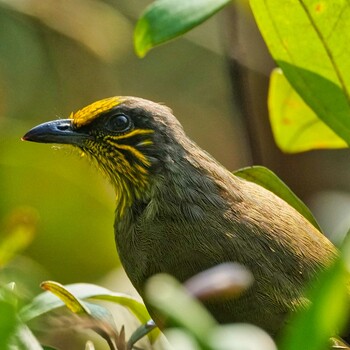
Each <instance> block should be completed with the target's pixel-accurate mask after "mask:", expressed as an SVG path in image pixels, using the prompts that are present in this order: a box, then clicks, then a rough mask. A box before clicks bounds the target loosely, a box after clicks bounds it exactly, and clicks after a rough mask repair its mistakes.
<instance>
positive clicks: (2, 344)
mask: <svg viewBox="0 0 350 350" xmlns="http://www.w3.org/2000/svg"><path fill="white" fill-rule="evenodd" d="M17 325H18V322H17V318H16V310H15V308H14V306H13V305H11V304H10V303H8V302H6V301H4V300H1V299H0V349H4V350H7V349H9V341H10V338H11V337H12V336H13V335H14V333H15V331H16V327H17Z"/></svg>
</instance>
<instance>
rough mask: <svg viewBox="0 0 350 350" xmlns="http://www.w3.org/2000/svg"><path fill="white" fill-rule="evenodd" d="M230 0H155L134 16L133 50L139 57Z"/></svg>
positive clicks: (213, 12)
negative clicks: (138, 17)
mask: <svg viewBox="0 0 350 350" xmlns="http://www.w3.org/2000/svg"><path fill="white" fill-rule="evenodd" d="M230 1H231V0H191V1H188V0H156V1H154V2H153V3H152V4H151V5H149V6H148V7H147V9H146V10H145V12H144V13H143V14H142V16H141V17H140V19H139V20H138V22H137V24H136V28H135V33H134V45H135V51H136V53H137V54H138V55H139V56H140V57H143V56H145V55H146V53H147V52H148V51H149V50H150V49H151V48H153V47H154V46H156V45H160V44H162V43H164V42H166V41H169V40H171V39H174V38H176V37H177V36H180V35H181V34H184V33H185V32H187V31H189V30H190V29H192V28H193V27H195V26H197V25H199V24H200V23H202V22H204V21H205V20H206V19H208V18H209V17H210V16H212V15H214V14H215V13H216V12H218V11H219V10H220V9H222V8H223V7H224V6H225V5H227V4H228V3H229V2H230Z"/></svg>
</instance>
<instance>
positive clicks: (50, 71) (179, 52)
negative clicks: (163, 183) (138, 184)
mask: <svg viewBox="0 0 350 350" xmlns="http://www.w3.org/2000/svg"><path fill="white" fill-rule="evenodd" d="M146 4H147V2H144V3H143V2H139V3H138V4H133V3H132V2H129V1H126V0H125V1H118V2H108V1H99V0H89V1H81V0H64V1H60V2H59V3H57V2H56V1H45V2H43V1H40V0H36V1H29V0H28V1H6V0H2V1H0V19H1V21H0V23H1V24H0V28H1V30H0V40H1V43H2V45H0V99H1V104H0V193H1V201H0V218H5V217H6V216H8V215H11V213H12V212H13V211H16V210H17V208H20V207H23V206H24V207H27V208H29V210H32V211H33V212H35V213H36V214H35V215H36V216H37V217H38V223H37V228H36V231H35V234H36V236H35V237H34V240H33V242H32V244H31V245H30V246H29V248H28V249H27V250H26V252H25V254H26V255H27V256H29V257H30V258H31V259H33V260H34V261H36V262H37V263H39V264H40V265H42V266H45V269H47V272H48V274H49V276H51V277H54V278H56V279H58V280H60V281H62V282H64V283H67V282H73V281H94V280H96V279H98V278H101V277H102V276H104V274H106V273H107V272H108V271H109V270H111V269H113V268H115V267H116V266H118V259H117V254H116V251H115V243H114V237H113V221H114V194H113V191H112V189H111V187H110V186H109V184H108V183H107V182H106V180H105V179H104V178H103V177H101V175H100V174H99V173H98V172H96V169H94V166H92V165H90V164H88V163H87V162H86V160H85V159H80V156H79V155H78V154H77V153H75V152H73V151H72V150H71V149H69V148H63V149H61V150H59V151H56V150H55V148H54V149H53V148H52V147H51V146H47V147H42V146H40V145H35V144H24V143H22V142H21V141H20V138H21V136H22V135H23V134H24V133H25V132H26V131H27V130H28V129H29V128H31V127H32V126H33V125H35V124H38V123H40V122H44V121H47V120H50V119H52V118H56V117H67V116H68V115H69V114H70V113H71V112H72V111H73V110H77V109H79V108H80V107H82V106H84V105H86V104H88V103H90V102H92V101H95V100H97V99H99V98H103V97H108V96H113V95H129V94H130V95H135V96H142V97H145V98H150V99H153V100H156V101H163V102H165V103H167V104H168V105H170V106H172V107H174V108H175V112H176V114H177V115H179V118H180V119H181V115H182V116H183V120H182V121H183V123H184V125H185V127H186V129H187V130H188V131H189V132H190V133H192V136H193V137H194V138H197V140H199V141H201V140H202V142H203V143H204V146H205V144H207V145H208V147H207V148H208V149H209V150H210V151H211V152H212V153H214V154H216V155H217V156H218V157H219V158H221V159H222V160H223V162H226V164H227V165H228V166H229V167H231V168H233V167H234V166H235V165H234V164H235V163H236V162H237V163H238V161H239V159H240V158H239V157H242V154H240V155H238V158H234V157H233V156H232V155H229V154H227V152H225V151H224V149H223V148H222V147H221V146H220V144H221V143H220V142H217V139H218V135H220V139H221V140H222V141H221V142H222V143H223V142H225V143H227V144H229V145H231V146H232V147H233V145H234V144H235V143H236V141H235V139H232V134H237V135H238V136H237V140H239V139H240V136H239V131H234V128H233V123H231V121H230V120H229V116H230V113H231V111H230V105H229V90H228V89H227V86H228V85H227V84H228V83H227V77H226V76H225V72H224V71H223V70H222V67H223V64H224V58H223V57H222V56H221V55H220V54H218V53H217V52H218V50H219V47H218V45H217V43H216V41H215V40H216V37H217V34H216V33H217V28H216V23H215V22H212V23H209V24H208V25H207V27H206V28H204V29H202V32H200V31H197V34H196V36H197V37H201V36H203V35H205V36H206V40H205V42H206V47H203V46H202V44H201V41H200V40H199V41H198V40H197V39H196V38H194V39H190V40H188V39H187V40H182V41H180V42H179V43H177V44H176V45H173V46H169V47H167V48H166V47H164V49H162V50H159V51H158V52H155V53H154V55H153V57H150V58H147V59H145V60H142V61H140V60H139V59H138V58H137V57H136V56H135V54H134V52H133V47H132V35H133V34H132V28H133V26H134V23H135V22H136V19H137V17H138V15H139V13H140V11H141V10H142V8H143V7H144V6H146ZM207 32H208V33H209V34H208V33H207ZM197 42H199V43H197ZM189 57H191V61H194V62H196V65H195V66H192V65H188V64H187V62H188V58H189ZM204 81H205V82H211V83H209V84H207V85H206V84H201V82H204ZM184 91H186V93H185V94H183V92H184ZM176 101H177V103H176ZM212 115H215V118H217V119H213V118H211V116H212ZM189 117H191V118H189ZM198 120H201V121H203V120H207V123H206V124H204V123H201V125H202V128H201V129H198V128H196V124H197V123H198ZM214 125H215V126H218V130H217V133H211V135H210V136H209V137H208V132H207V131H208V130H212V129H213V126H214ZM191 130H192V131H191ZM231 146H229V147H231ZM220 155H221V156H220ZM0 238H1V236H0ZM43 279H44V278H43Z"/></svg>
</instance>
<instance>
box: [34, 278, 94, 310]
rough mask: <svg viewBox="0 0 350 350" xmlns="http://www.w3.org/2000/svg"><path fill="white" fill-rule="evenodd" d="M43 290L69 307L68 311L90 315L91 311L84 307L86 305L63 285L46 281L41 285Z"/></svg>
mask: <svg viewBox="0 0 350 350" xmlns="http://www.w3.org/2000/svg"><path fill="white" fill-rule="evenodd" d="M40 286H41V288H43V289H45V290H47V291H49V292H51V293H52V294H54V295H56V297H58V298H59V299H61V300H62V301H63V303H64V304H65V305H66V306H67V307H68V309H69V310H70V311H72V312H74V313H76V314H87V315H90V311H89V309H88V308H87V307H86V306H85V305H84V303H83V302H82V301H81V300H79V298H77V297H76V296H75V295H73V293H71V292H70V291H69V290H68V289H67V288H66V287H64V286H63V285H62V284H60V283H57V282H54V281H46V282H43V283H41V285H40Z"/></svg>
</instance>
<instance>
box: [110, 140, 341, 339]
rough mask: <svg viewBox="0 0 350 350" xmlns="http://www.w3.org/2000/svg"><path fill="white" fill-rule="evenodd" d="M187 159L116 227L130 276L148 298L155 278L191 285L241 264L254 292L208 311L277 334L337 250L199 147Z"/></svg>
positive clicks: (301, 219)
mask: <svg viewBox="0 0 350 350" xmlns="http://www.w3.org/2000/svg"><path fill="white" fill-rule="evenodd" d="M189 147H197V146H196V145H194V144H193V143H191V144H190V146H189ZM188 154H190V156H187V155H186V154H185V155H184V157H183V158H182V159H181V161H180V162H179V163H178V164H169V169H168V172H167V171H163V172H162V174H161V176H160V177H159V182H158V184H157V186H155V188H154V189H153V193H152V196H151V199H150V201H149V202H148V203H144V204H143V205H142V206H140V207H138V208H137V209H135V208H134V210H133V211H132V212H131V214H130V216H129V217H128V218H127V219H126V220H124V222H116V240H117V246H118V247H119V254H120V257H121V260H122V263H123V265H124V267H125V269H126V272H127V273H128V275H129V277H130V279H131V281H132V282H133V284H134V285H135V287H136V288H137V289H138V290H139V292H141V294H142V288H143V285H144V282H145V281H146V280H147V278H149V277H150V276H151V275H153V274H155V273H159V272H166V273H169V274H171V275H173V276H175V277H176V278H177V279H179V280H180V281H185V280H186V279H187V278H189V277H191V276H193V275H195V274H197V273H199V272H201V271H203V270H205V269H208V268H210V267H212V266H214V265H216V264H219V263H222V262H227V261H235V262H239V263H241V264H243V265H244V266H246V267H247V268H248V269H250V271H251V272H252V273H253V275H254V279H255V281H254V284H253V286H252V287H251V288H250V289H249V290H248V291H247V292H245V293H244V294H243V295H242V296H241V297H240V298H238V299H236V300H235V299H232V300H226V301H225V302H213V303H211V304H210V303H208V304H207V307H208V308H209V309H210V310H211V311H212V312H213V314H214V316H215V317H216V318H217V319H218V321H220V322H223V323H226V322H233V321H239V322H250V323H253V324H256V325H258V326H261V327H262V328H264V329H266V330H267V331H269V332H270V333H271V334H275V333H276V332H278V330H279V329H280V327H281V326H282V325H283V323H284V320H285V318H286V315H287V313H288V312H289V311H292V310H295V309H296V308H297V307H298V306H300V305H301V304H303V299H302V290H303V287H304V286H305V284H306V283H307V282H308V281H309V280H310V278H311V277H312V276H314V274H315V273H316V272H317V271H318V270H319V269H320V268H323V267H325V266H326V265H327V264H329V263H330V261H331V260H332V259H333V257H335V255H336V250H335V248H334V247H333V245H332V244H331V243H330V242H329V241H328V240H327V238H325V237H324V236H323V235H322V234H321V233H320V232H319V231H318V230H316V229H315V228H314V227H313V226H312V225H311V224H310V223H309V222H308V221H307V220H306V219H305V218H304V217H303V216H302V215H301V214H299V213H298V212H297V211H296V210H295V209H294V208H292V207H290V206H289V205H288V204H287V203H286V202H284V201H283V200H282V199H280V198H278V197H277V196H276V195H274V194H273V193H271V192H270V191H268V190H265V189H264V188H262V187H261V186H259V185H257V184H254V183H252V182H248V181H245V180H243V179H240V178H238V177H236V176H234V175H232V174H231V173H230V172H228V171H227V170H226V169H225V168H223V167H222V166H221V165H219V164H218V163H216V162H215V161H214V160H213V159H212V158H211V157H210V156H209V155H208V154H207V153H206V152H204V151H202V150H200V149H199V148H196V150H195V152H193V149H191V150H190V152H189V153H188ZM193 154H195V157H193ZM182 169H186V173H185V172H184V171H182ZM189 169H191V171H190V172H189ZM127 223H129V224H127ZM135 257H137V258H136V259H135Z"/></svg>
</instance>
